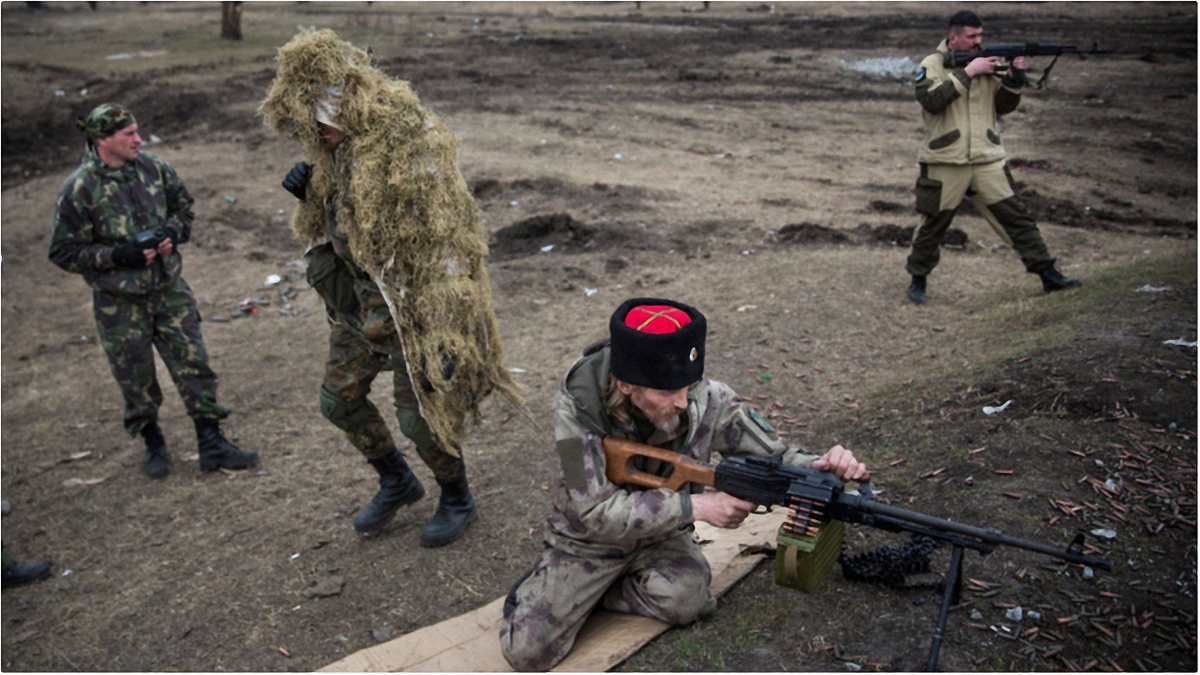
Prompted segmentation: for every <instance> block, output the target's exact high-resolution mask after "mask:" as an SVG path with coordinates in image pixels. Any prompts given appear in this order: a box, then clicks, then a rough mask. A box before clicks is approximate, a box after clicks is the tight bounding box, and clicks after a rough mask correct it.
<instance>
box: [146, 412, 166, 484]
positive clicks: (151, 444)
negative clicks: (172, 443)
mask: <svg viewBox="0 0 1200 675" xmlns="http://www.w3.org/2000/svg"><path fill="white" fill-rule="evenodd" d="M142 439H143V440H145V441H146V460H145V461H144V462H143V463H142V473H144V474H146V475H147V476H149V477H151V478H166V477H167V474H168V473H170V471H171V460H170V459H169V458H168V457H167V440H166V439H165V438H163V434H162V429H160V428H159V427H158V423H157V422H148V423H147V424H146V426H144V427H142Z"/></svg>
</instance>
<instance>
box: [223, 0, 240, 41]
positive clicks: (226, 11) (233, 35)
mask: <svg viewBox="0 0 1200 675" xmlns="http://www.w3.org/2000/svg"><path fill="white" fill-rule="evenodd" d="M221 37H222V38H224V39H226V40H241V39H242V3H240V2H222V3H221Z"/></svg>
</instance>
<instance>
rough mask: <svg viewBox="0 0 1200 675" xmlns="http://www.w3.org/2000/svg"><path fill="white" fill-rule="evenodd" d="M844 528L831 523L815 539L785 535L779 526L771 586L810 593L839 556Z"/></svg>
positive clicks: (841, 523)
mask: <svg viewBox="0 0 1200 675" xmlns="http://www.w3.org/2000/svg"><path fill="white" fill-rule="evenodd" d="M845 531H846V524H845V523H843V522H842V521H840V520H831V521H829V522H828V523H826V524H824V525H822V526H821V529H820V532H818V533H817V536H815V537H809V536H805V535H797V534H792V533H790V532H787V531H785V530H784V529H783V526H782V525H780V526H779V532H778V533H777V534H776V544H775V583H776V584H778V585H780V586H786V587H788V588H794V589H796V590H798V591H804V592H805V593H812V592H813V589H815V588H816V587H817V584H819V583H821V579H824V578H825V574H826V573H828V572H829V568H830V567H833V563H834V562H835V561H837V559H838V556H839V555H841V553H842V535H843V534H844V533H845Z"/></svg>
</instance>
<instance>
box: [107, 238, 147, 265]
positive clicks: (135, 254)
mask: <svg viewBox="0 0 1200 675" xmlns="http://www.w3.org/2000/svg"><path fill="white" fill-rule="evenodd" d="M148 250H153V249H148ZM112 261H113V264H114V265H116V266H117V267H145V266H146V264H147V262H148V261H147V260H146V254H145V253H143V252H142V247H141V246H139V245H138V244H137V243H136V242H132V241H129V242H125V243H124V244H121V245H120V246H114V247H113V252H112Z"/></svg>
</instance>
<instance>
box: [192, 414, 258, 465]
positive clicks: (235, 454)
mask: <svg viewBox="0 0 1200 675" xmlns="http://www.w3.org/2000/svg"><path fill="white" fill-rule="evenodd" d="M193 421H194V422H195V423H196V441H197V443H198V444H199V446H200V470H201V471H216V470H217V469H219V468H221V467H225V468H226V469H245V468H248V467H251V466H254V465H255V464H258V453H257V452H253V451H251V450H242V449H241V448H239V447H238V446H236V445H234V444H233V443H230V442H229V441H228V440H227V439H226V438H225V436H224V434H222V433H221V426H220V423H219V422H218V421H217V420H216V419H213V418H211V417H206V418H202V419H197V420H193Z"/></svg>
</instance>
